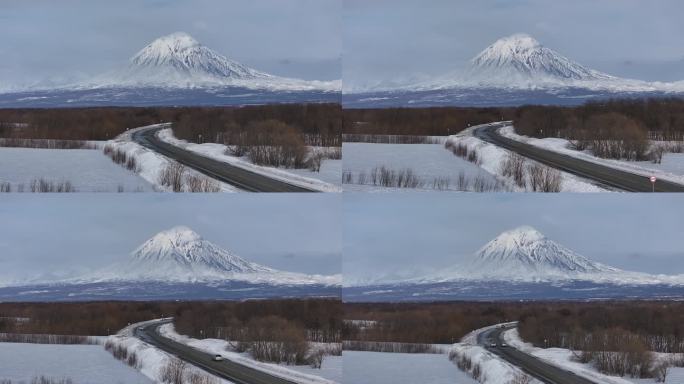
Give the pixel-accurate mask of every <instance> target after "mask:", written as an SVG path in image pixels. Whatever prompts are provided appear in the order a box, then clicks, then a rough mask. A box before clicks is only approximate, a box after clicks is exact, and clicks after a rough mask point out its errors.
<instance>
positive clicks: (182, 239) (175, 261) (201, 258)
mask: <svg viewBox="0 0 684 384" xmlns="http://www.w3.org/2000/svg"><path fill="white" fill-rule="evenodd" d="M129 266H130V272H129V273H127V274H126V275H130V274H131V273H134V272H135V271H136V270H138V269H139V268H140V270H142V271H145V270H147V271H155V273H159V272H161V271H163V273H164V274H167V273H168V275H167V276H178V274H179V273H180V274H181V275H182V274H187V273H190V272H191V273H193V274H199V275H208V276H211V275H213V274H218V275H222V274H225V273H229V274H239V273H273V272H275V270H273V269H271V268H268V267H265V266H262V265H259V264H255V263H251V262H248V261H246V260H245V259H243V258H241V257H239V256H236V255H234V254H232V253H231V252H229V251H226V250H224V249H222V248H219V247H217V246H216V245H214V244H213V243H211V242H209V241H207V240H204V239H203V238H202V237H201V236H200V235H198V234H197V233H195V232H194V231H193V230H191V229H190V228H188V227H184V226H179V227H174V228H171V229H169V230H167V231H163V232H160V233H158V234H156V235H154V236H153V237H152V238H150V239H149V240H147V241H146V242H145V243H143V244H142V245H141V246H140V247H138V249H136V250H135V251H133V253H132V254H131V260H130V263H129ZM148 273H149V272H148ZM124 276H125V275H124Z"/></svg>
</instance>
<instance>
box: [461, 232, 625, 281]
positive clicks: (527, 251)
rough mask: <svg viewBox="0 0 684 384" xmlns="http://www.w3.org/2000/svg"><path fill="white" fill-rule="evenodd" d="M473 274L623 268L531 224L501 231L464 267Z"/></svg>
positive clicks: (569, 273) (528, 275) (546, 274)
mask: <svg viewBox="0 0 684 384" xmlns="http://www.w3.org/2000/svg"><path fill="white" fill-rule="evenodd" d="M461 270H462V271H463V272H464V273H466V274H467V275H470V276H482V277H501V278H513V279H516V278H520V279H525V280H526V279H548V278H552V277H576V276H578V275H582V274H596V273H615V272H618V271H619V270H618V269H616V268H612V267H609V266H606V265H603V264H600V263H597V262H594V261H592V260H589V259H588V258H586V257H584V256H581V255H579V254H577V253H575V252H573V251H572V250H570V249H568V248H566V247H564V246H562V245H560V244H558V243H556V242H555V241H553V240H550V239H548V238H546V237H545V236H544V235H543V234H541V233H540V232H539V231H537V230H536V229H534V228H532V227H529V226H522V227H518V228H515V229H512V230H509V231H505V232H503V233H501V234H500V235H499V236H497V237H496V238H494V239H493V240H491V241H490V242H488V243H487V244H485V246H484V247H482V248H481V249H480V250H479V251H477V253H475V255H474V256H473V257H472V258H471V259H470V260H469V261H468V262H467V263H466V264H465V265H463V266H462V267H461Z"/></svg>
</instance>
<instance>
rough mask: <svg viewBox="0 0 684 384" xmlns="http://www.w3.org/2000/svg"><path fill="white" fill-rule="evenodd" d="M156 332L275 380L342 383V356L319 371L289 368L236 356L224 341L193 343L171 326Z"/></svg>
mask: <svg viewBox="0 0 684 384" xmlns="http://www.w3.org/2000/svg"><path fill="white" fill-rule="evenodd" d="M159 332H160V333H161V334H162V335H163V336H165V337H168V338H169V339H172V340H175V341H178V342H180V343H183V344H186V345H189V346H191V347H193V348H195V349H198V350H200V351H205V352H207V353H211V354H220V355H222V356H223V357H224V358H226V359H228V360H231V361H234V362H236V363H239V364H243V365H246V366H249V367H253V368H255V369H258V370H261V371H265V372H268V373H270V374H272V375H274V376H278V377H282V378H285V379H289V380H292V381H295V382H297V383H303V384H334V383H341V382H342V356H325V357H324V358H323V364H322V365H321V369H317V368H311V367H310V366H308V365H300V366H292V365H280V364H272V363H264V362H260V361H256V360H254V359H252V357H251V356H250V355H249V354H248V353H238V352H235V351H234V348H233V347H232V346H231V345H230V343H229V342H228V341H226V340H219V339H202V340H199V339H194V338H192V337H188V336H185V335H180V334H178V333H177V332H176V331H175V329H174V327H173V324H165V325H163V326H161V327H160V329H159Z"/></svg>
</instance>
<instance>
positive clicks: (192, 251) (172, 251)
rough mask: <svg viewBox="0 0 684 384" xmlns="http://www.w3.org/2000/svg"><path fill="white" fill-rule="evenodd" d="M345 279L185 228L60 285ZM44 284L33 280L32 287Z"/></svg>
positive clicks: (298, 282)
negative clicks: (270, 259) (283, 264)
mask: <svg viewBox="0 0 684 384" xmlns="http://www.w3.org/2000/svg"><path fill="white" fill-rule="evenodd" d="M340 279H341V278H340V276H339V275H309V274H303V273H297V272H287V271H281V270H277V269H274V268H270V267H268V266H264V265H261V264H257V263H254V262H250V261H248V260H245V259H243V258H241V257H239V256H237V255H236V254H234V253H232V252H230V251H227V250H225V249H223V248H221V247H218V246H217V245H215V244H213V243H212V242H210V241H208V240H205V239H204V238H202V237H201V236H200V235H199V234H197V233H196V232H194V231H193V230H191V229H190V228H188V227H185V226H176V227H173V228H171V229H169V230H165V231H162V232H159V233H157V234H155V235H154V236H152V237H151V238H150V239H148V240H147V241H145V242H144V243H143V244H142V245H140V246H139V247H137V248H136V249H135V250H134V251H133V252H131V254H130V255H129V257H128V259H127V260H125V261H120V262H116V263H113V264H111V265H109V266H106V267H104V268H101V269H98V270H95V271H93V272H90V273H85V274H82V275H79V276H75V277H71V278H66V279H62V280H57V281H52V282H50V283H57V284H75V283H76V284H86V283H104V282H163V283H213V282H217V283H225V282H229V281H237V282H246V283H254V284H271V285H312V284H320V285H339V281H340ZM39 282H40V281H32V282H31V284H36V283H39Z"/></svg>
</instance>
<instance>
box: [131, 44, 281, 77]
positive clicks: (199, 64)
mask: <svg viewBox="0 0 684 384" xmlns="http://www.w3.org/2000/svg"><path fill="white" fill-rule="evenodd" d="M130 70H131V71H132V72H138V71H145V70H150V71H155V74H156V71H157V70H173V71H177V72H179V73H181V74H184V75H190V76H194V75H199V76H210V77H219V78H220V77H228V78H236V79H253V78H257V77H269V75H267V74H265V73H261V72H258V71H256V70H253V69H251V68H248V67H246V66H244V65H242V64H240V63H238V62H236V61H233V60H230V59H228V58H226V57H225V56H222V55H220V54H218V53H216V52H215V51H213V50H211V49H209V48H207V47H205V46H203V45H201V44H200V43H199V42H198V41H197V40H195V39H194V38H193V37H192V36H190V35H188V34H187V33H184V32H176V33H172V34H170V35H167V36H162V37H160V38H158V39H156V40H155V41H153V42H152V43H150V44H148V45H147V46H146V47H145V48H143V49H141V50H140V51H139V52H138V53H137V54H136V55H135V56H133V57H132V58H131V60H130ZM145 74H146V75H147V73H145Z"/></svg>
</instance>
